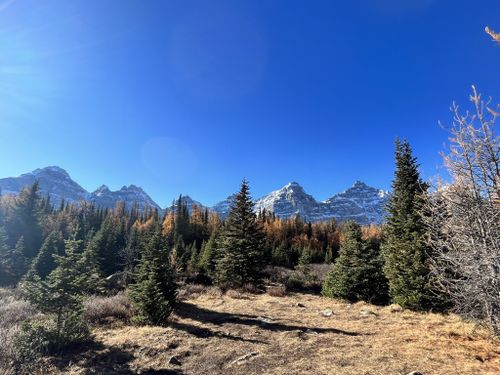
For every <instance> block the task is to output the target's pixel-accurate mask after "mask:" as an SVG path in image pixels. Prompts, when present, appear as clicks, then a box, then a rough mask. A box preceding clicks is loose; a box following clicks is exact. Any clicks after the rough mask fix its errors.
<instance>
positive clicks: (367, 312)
mask: <svg viewBox="0 0 500 375" xmlns="http://www.w3.org/2000/svg"><path fill="white" fill-rule="evenodd" d="M359 315H360V316H361V317H364V318H366V317H368V316H378V314H377V313H376V312H375V311H371V310H361V311H360V312H359Z"/></svg>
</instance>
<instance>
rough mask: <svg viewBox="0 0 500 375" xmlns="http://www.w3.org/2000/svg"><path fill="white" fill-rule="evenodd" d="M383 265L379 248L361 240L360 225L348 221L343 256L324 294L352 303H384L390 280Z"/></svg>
mask: <svg viewBox="0 0 500 375" xmlns="http://www.w3.org/2000/svg"><path fill="white" fill-rule="evenodd" d="M382 265H383V262H382V259H381V257H380V252H379V249H378V248H377V247H376V246H375V244H373V243H370V242H368V241H364V240H363V239H362V238H361V227H360V226H359V224H357V223H355V222H347V223H346V224H345V226H344V241H343V242H342V245H341V247H340V254H339V256H338V258H337V260H336V261H335V264H334V266H333V268H332V270H331V271H330V273H329V274H328V276H327V278H326V280H325V282H324V284H323V295H325V296H327V297H331V298H343V299H347V300H350V301H358V300H364V301H367V302H372V303H381V302H385V300H386V298H387V280H386V279H385V277H384V275H383V272H382Z"/></svg>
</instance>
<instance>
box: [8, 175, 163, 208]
mask: <svg viewBox="0 0 500 375" xmlns="http://www.w3.org/2000/svg"><path fill="white" fill-rule="evenodd" d="M35 180H38V182H39V183H40V195H41V196H46V195H49V196H50V200H51V202H52V203H53V204H54V205H58V204H60V202H61V201H62V199H64V200H65V201H66V202H70V203H74V202H79V201H82V200H86V201H90V202H95V203H96V204H97V205H99V206H102V207H107V208H113V207H115V206H116V203H117V202H119V201H122V202H125V203H126V205H127V207H131V206H132V204H134V203H137V205H138V206H139V209H141V210H143V209H144V208H146V207H153V208H158V209H159V208H160V207H159V206H158V205H157V204H156V203H155V202H154V201H153V200H152V199H151V197H150V196H149V195H147V194H146V193H145V192H144V190H142V189H141V188H140V187H137V186H135V185H130V186H124V187H122V188H121V189H120V190H118V191H111V190H109V188H108V187H107V186H106V185H103V186H101V187H100V188H99V189H97V190H96V191H94V192H93V193H89V192H88V191H86V190H85V189H84V188H82V187H81V186H80V185H78V184H77V183H76V182H75V181H73V180H72V179H71V177H70V175H69V174H68V172H66V171H65V170H64V169H62V168H60V167H46V168H40V169H36V170H34V171H33V172H30V173H25V174H22V175H21V176H19V177H9V178H3V179H0V189H1V193H2V194H14V195H17V194H19V192H20V191H21V189H22V188H23V187H25V186H29V185H32V184H33V183H34V182H35Z"/></svg>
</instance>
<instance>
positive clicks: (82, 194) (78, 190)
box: [0, 166, 389, 225]
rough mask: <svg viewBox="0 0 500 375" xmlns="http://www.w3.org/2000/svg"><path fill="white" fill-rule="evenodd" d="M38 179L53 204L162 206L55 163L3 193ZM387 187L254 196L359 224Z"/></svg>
mask: <svg viewBox="0 0 500 375" xmlns="http://www.w3.org/2000/svg"><path fill="white" fill-rule="evenodd" d="M36 180H38V182H39V184H40V194H41V195H49V196H50V198H51V202H52V203H53V204H59V203H60V202H61V200H63V199H64V200H65V201H66V202H71V203H75V202H79V201H81V200H86V201H90V202H94V203H95V204H96V205H99V206H102V207H106V208H113V207H115V205H116V203H117V202H119V201H121V202H124V203H125V204H126V206H127V207H130V206H132V204H137V206H138V207H139V209H141V210H144V209H145V208H146V207H152V208H157V209H161V207H160V206H159V205H158V204H157V203H156V202H155V201H154V200H153V199H152V198H151V197H150V196H149V195H148V194H147V193H146V192H145V191H144V190H143V189H142V188H140V187H138V186H135V185H129V186H123V187H122V188H121V189H120V190H117V191H111V190H110V189H109V188H108V187H107V186H106V185H102V186H101V187H99V188H98V189H97V190H95V191H94V192H88V191H86V190H85V189H84V188H83V187H81V186H80V185H79V184H78V183H77V182H75V181H74V180H72V179H71V177H70V175H69V174H68V172H66V171H65V170H64V169H62V168H60V167H56V166H51V167H46V168H40V169H36V170H34V171H32V172H29V173H25V174H22V175H21V176H19V177H8V178H2V179H0V193H1V194H14V195H17V194H19V192H20V191H21V189H22V188H23V187H24V186H28V185H31V184H33V183H34V182H35V181H36ZM388 196H389V195H388V193H387V192H386V191H383V190H379V189H376V188H373V187H370V186H368V185H366V184H365V183H363V182H361V181H357V182H355V183H354V185H353V186H352V187H350V188H349V189H347V190H346V191H344V192H342V193H339V194H335V195H333V196H332V197H331V198H329V199H327V200H325V201H322V202H319V201H317V200H316V199H314V198H313V197H312V196H311V195H309V194H307V193H306V192H305V191H304V188H303V187H302V186H301V185H300V184H298V183H297V182H290V183H288V184H287V185H285V186H284V187H282V188H281V189H278V190H275V191H273V192H271V193H269V194H267V195H265V196H264V197H262V198H259V199H257V200H256V201H255V208H256V210H257V211H260V210H264V209H265V210H266V211H267V212H274V213H275V215H276V216H279V217H283V218H289V217H294V216H296V215H300V217H301V218H302V219H303V220H305V221H311V222H315V221H321V220H329V219H336V220H337V221H346V220H354V221H356V222H358V223H360V224H364V225H367V224H381V223H382V222H383V221H384V217H385V205H386V203H387V199H388ZM233 198H234V195H233V196H230V197H228V198H227V199H225V200H223V201H221V202H219V203H217V204H216V205H214V206H213V207H209V210H212V211H214V212H217V213H218V214H219V215H220V216H221V217H223V218H225V217H226V216H227V214H228V212H229V208H230V206H231V202H232V199H233ZM184 203H185V204H187V205H188V209H191V208H192V206H193V205H198V206H201V207H204V206H203V205H202V204H201V203H199V202H197V201H195V200H193V199H192V198H191V197H189V196H184Z"/></svg>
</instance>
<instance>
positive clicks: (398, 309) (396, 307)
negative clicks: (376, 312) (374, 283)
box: [389, 304, 403, 313]
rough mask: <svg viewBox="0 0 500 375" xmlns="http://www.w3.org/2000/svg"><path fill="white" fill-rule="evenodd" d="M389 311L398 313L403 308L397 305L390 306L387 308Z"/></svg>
mask: <svg viewBox="0 0 500 375" xmlns="http://www.w3.org/2000/svg"><path fill="white" fill-rule="evenodd" d="M389 311H390V312H391V313H398V312H401V311H403V308H402V307H401V306H399V305H398V304H392V305H390V306H389Z"/></svg>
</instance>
